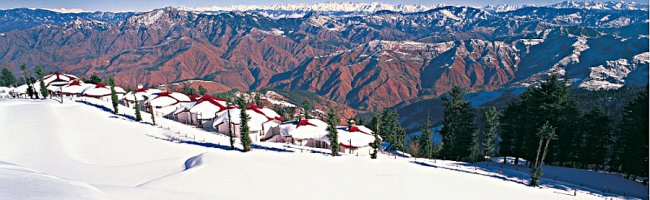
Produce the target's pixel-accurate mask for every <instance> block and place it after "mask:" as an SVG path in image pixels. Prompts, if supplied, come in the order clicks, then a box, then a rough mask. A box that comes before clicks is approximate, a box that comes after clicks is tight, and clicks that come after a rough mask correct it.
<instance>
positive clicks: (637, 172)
mask: <svg viewBox="0 0 650 200" xmlns="http://www.w3.org/2000/svg"><path fill="white" fill-rule="evenodd" d="M617 134H618V135H619V139H618V142H617V143H619V144H618V145H616V146H617V147H618V148H620V151H618V152H620V154H619V155H618V157H620V161H619V163H620V164H621V166H622V167H621V169H622V172H624V173H626V174H628V175H627V177H628V178H629V177H630V176H632V177H635V176H642V177H645V179H644V181H643V182H644V184H647V183H648V179H647V177H648V86H646V89H645V90H644V91H642V92H640V93H639V94H638V95H637V97H636V98H635V99H634V100H633V101H632V102H630V103H628V104H627V105H626V106H625V108H624V110H623V121H622V122H621V123H620V124H619V126H618V131H617Z"/></svg>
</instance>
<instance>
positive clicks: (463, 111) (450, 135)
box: [440, 86, 476, 160]
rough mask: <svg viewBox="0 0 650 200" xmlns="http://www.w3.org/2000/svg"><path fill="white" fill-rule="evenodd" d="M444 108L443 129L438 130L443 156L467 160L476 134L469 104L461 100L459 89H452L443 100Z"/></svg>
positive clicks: (472, 113) (461, 93)
mask: <svg viewBox="0 0 650 200" xmlns="http://www.w3.org/2000/svg"><path fill="white" fill-rule="evenodd" d="M443 104H444V106H445V111H444V117H443V128H442V130H440V135H441V136H442V142H443V155H445V156H446V157H448V158H451V159H461V160H465V159H469V158H470V155H471V152H472V151H471V150H472V144H473V139H472V138H473V136H474V134H475V132H476V126H475V125H474V112H473V109H472V108H471V106H470V104H469V102H467V101H465V99H463V91H462V89H461V88H460V87H457V86H456V87H454V88H452V90H451V91H450V92H449V94H448V95H447V96H446V97H444V98H443Z"/></svg>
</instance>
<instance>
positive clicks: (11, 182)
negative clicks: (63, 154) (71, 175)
mask: <svg viewBox="0 0 650 200" xmlns="http://www.w3.org/2000/svg"><path fill="white" fill-rule="evenodd" d="M25 189H29V192H25ZM43 197H47V199H97V200H104V199H108V198H107V197H106V195H105V194H104V193H102V192H101V191H99V189H97V188H95V187H92V186H90V185H88V184H86V183H81V182H76V181H68V180H65V179H61V178H58V177H55V176H51V175H46V174H41V173H38V172H35V171H33V170H30V169H27V168H24V167H21V166H17V165H14V164H11V163H6V162H0V199H24V200H31V199H43Z"/></svg>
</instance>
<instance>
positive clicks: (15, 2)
mask: <svg viewBox="0 0 650 200" xmlns="http://www.w3.org/2000/svg"><path fill="white" fill-rule="evenodd" d="M328 1H334V2H343V1H342V0H230V1H226V0H184V1H182V0H109V1H106V0H0V9H9V8H19V7H27V8H55V9H60V8H64V9H81V10H84V11H97V10H101V11H146V10H152V9H155V8H161V7H167V6H172V7H179V6H187V7H207V6H228V5H270V4H295V3H308V4H309V3H317V2H328ZM348 1H349V0H348ZM561 1H563V0H353V2H383V3H390V4H399V3H403V4H423V5H433V4H439V3H443V4H450V5H469V6H483V5H488V4H499V3H505V4H516V5H522V4H537V5H544V4H551V3H557V2H561ZM601 1H609V0H601ZM633 1H635V2H644V3H645V4H647V1H646V0H628V1H626V2H633Z"/></svg>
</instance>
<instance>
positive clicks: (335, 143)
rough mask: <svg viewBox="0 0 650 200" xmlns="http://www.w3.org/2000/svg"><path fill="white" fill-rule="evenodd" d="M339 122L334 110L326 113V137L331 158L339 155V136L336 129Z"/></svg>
mask: <svg viewBox="0 0 650 200" xmlns="http://www.w3.org/2000/svg"><path fill="white" fill-rule="evenodd" d="M339 121H340V118H339V116H338V115H337V114H336V110H335V109H334V108H332V109H330V110H329V112H327V137H328V138H329V140H330V149H331V150H332V153H331V155H332V156H338V155H339V149H340V147H339V136H338V130H337V129H336V126H338V124H339Z"/></svg>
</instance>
